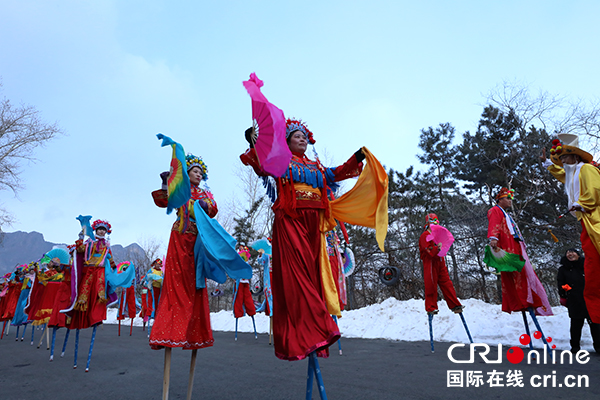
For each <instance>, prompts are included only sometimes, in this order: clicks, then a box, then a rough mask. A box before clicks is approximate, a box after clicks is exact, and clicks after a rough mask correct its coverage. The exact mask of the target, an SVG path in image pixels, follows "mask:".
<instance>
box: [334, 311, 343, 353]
mask: <svg viewBox="0 0 600 400" xmlns="http://www.w3.org/2000/svg"><path fill="white" fill-rule="evenodd" d="M332 317H333V320H334V321H335V324H336V325H337V327H338V329H339V328H340V325H339V324H338V320H337V316H336V315H332ZM338 349H339V350H340V356H341V355H342V336H341V335H340V338H339V339H338Z"/></svg>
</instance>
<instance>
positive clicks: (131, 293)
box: [117, 262, 137, 336]
mask: <svg viewBox="0 0 600 400" xmlns="http://www.w3.org/2000/svg"><path fill="white" fill-rule="evenodd" d="M126 263H128V262H126ZM126 263H121V264H123V265H125V264H126ZM121 264H119V265H118V266H117V271H118V270H119V268H120V267H121ZM127 266H129V265H127ZM136 312H137V308H136V304H135V275H134V279H133V282H132V283H131V286H129V287H128V288H126V289H123V290H121V295H120V296H119V308H118V313H117V320H118V321H119V336H121V321H122V320H124V319H125V317H126V316H127V317H129V318H130V319H131V326H130V328H129V336H131V335H132V330H133V319H134V318H135V315H136Z"/></svg>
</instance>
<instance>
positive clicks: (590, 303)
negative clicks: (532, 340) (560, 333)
mask: <svg viewBox="0 0 600 400" xmlns="http://www.w3.org/2000/svg"><path fill="white" fill-rule="evenodd" d="M550 153H551V157H550V158H551V160H552V163H550V162H547V163H546V164H545V166H546V167H547V168H548V170H549V171H550V173H551V174H552V175H553V176H554V177H555V178H556V179H558V180H559V181H560V182H562V183H564V184H565V192H566V194H567V197H568V200H569V211H571V214H573V215H574V216H575V217H576V218H577V220H578V221H580V223H581V247H582V249H583V252H584V253H585V262H584V273H585V288H584V291H583V297H584V299H585V304H586V307H587V309H588V312H589V314H590V318H591V320H592V322H594V323H596V324H598V323H600V191H599V188H600V170H599V169H598V167H597V164H595V163H594V161H593V156H592V155H591V154H589V153H588V152H586V151H583V150H582V149H580V148H579V140H578V137H577V135H571V134H560V135H558V139H555V140H554V141H553V147H552V149H551V150H550ZM569 154H573V155H576V156H579V161H578V162H576V163H575V164H563V161H562V160H561V157H563V156H565V155H569Z"/></svg>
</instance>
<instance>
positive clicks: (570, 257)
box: [556, 249, 600, 353]
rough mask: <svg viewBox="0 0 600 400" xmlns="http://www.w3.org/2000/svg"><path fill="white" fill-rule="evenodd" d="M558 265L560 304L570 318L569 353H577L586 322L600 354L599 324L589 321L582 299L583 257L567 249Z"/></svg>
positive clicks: (573, 250) (557, 278) (583, 280)
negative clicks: (585, 321) (567, 311)
mask: <svg viewBox="0 0 600 400" xmlns="http://www.w3.org/2000/svg"><path fill="white" fill-rule="evenodd" d="M560 264H561V267H560V268H559V269H558V276H557V277H556V280H557V283H558V294H559V295H560V303H561V304H562V305H563V306H566V307H567V308H568V309H569V318H571V352H573V353H575V352H577V351H579V349H580V347H581V346H580V341H581V330H582V328H583V322H584V320H587V321H588V324H589V325H590V331H591V332H592V340H593V342H594V350H596V353H600V324H594V323H592V321H591V320H590V316H589V314H588V311H587V308H586V306H585V300H584V298H583V288H584V286H585V275H584V272H583V271H584V270H583V257H581V254H579V251H577V250H576V249H569V250H567V252H566V254H565V255H564V256H563V257H562V258H561V260H560Z"/></svg>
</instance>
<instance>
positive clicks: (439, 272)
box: [419, 214, 464, 314]
mask: <svg viewBox="0 0 600 400" xmlns="http://www.w3.org/2000/svg"><path fill="white" fill-rule="evenodd" d="M439 223H440V222H439V220H438V217H437V215H435V214H427V216H426V217H425V231H423V233H422V234H421V237H420V238H419V252H420V254H421V261H423V282H424V284H425V311H427V314H437V313H438V311H439V310H438V305H437V300H438V286H439V287H440V289H441V290H442V294H443V295H444V300H446V303H447V304H448V308H450V309H451V310H452V312H455V313H457V314H458V313H461V312H462V310H463V308H464V307H463V306H462V304H460V301H459V300H458V297H456V291H455V290H454V285H453V284H452V281H451V280H450V275H449V274H448V267H447V266H446V260H445V259H444V258H443V257H439V256H438V253H439V251H440V248H441V245H439V244H437V243H434V242H433V240H427V237H428V236H430V235H431V229H430V228H429V225H430V224H434V225H439Z"/></svg>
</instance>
